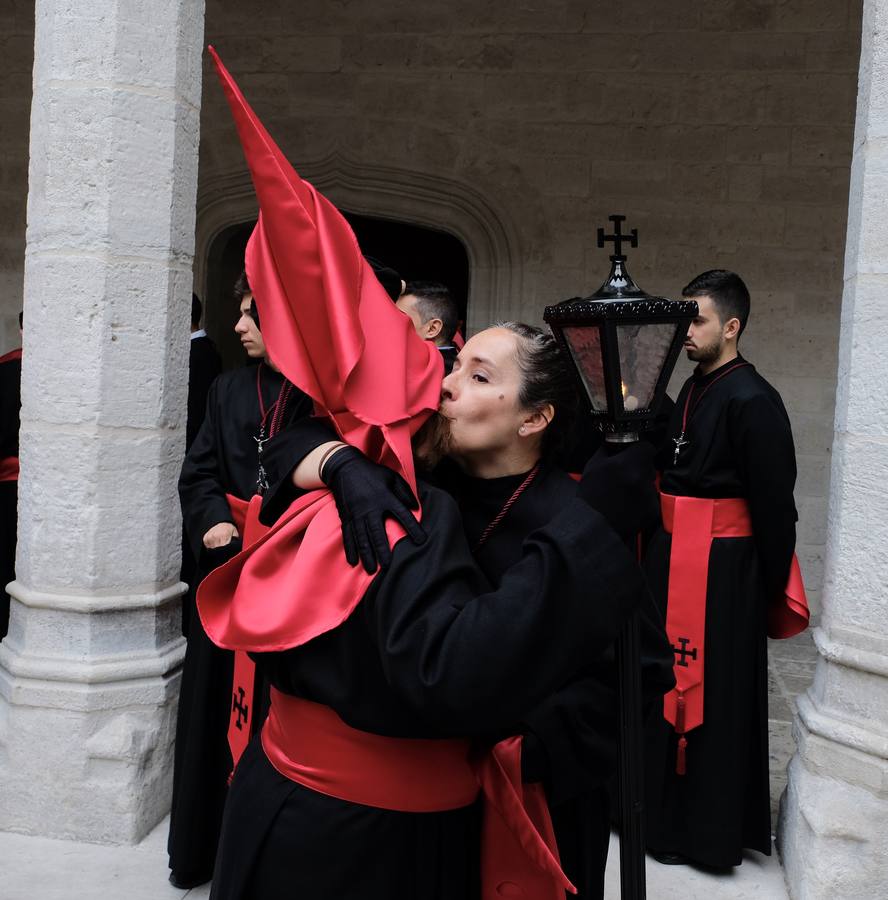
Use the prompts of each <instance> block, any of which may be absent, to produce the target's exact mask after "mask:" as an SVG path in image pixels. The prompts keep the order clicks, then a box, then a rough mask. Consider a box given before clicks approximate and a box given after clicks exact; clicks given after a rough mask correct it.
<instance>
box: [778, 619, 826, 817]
mask: <svg viewBox="0 0 888 900" xmlns="http://www.w3.org/2000/svg"><path fill="white" fill-rule="evenodd" d="M769 645H770V646H769V647H768V693H769V695H770V696H769V699H768V713H769V720H770V721H769V724H770V729H769V730H770V749H771V816H772V822H773V824H774V826H775V827H776V824H777V805H778V803H779V801H780V795H781V794H782V793H783V790H784V788H785V787H786V766H787V764H788V763H789V760H790V758H791V757H792V755H793V753H795V743H794V741H793V739H792V717H793V714H794V713H795V698H796V697H797V696H798V695H799V694H801V693H802V692H803V691H805V690H806V689H807V688H808V685H810V684H811V681H812V680H813V678H814V666H815V663H816V660H817V649H816V647H815V646H814V640H813V638H812V636H811V630H810V629H808V631H806V632H804V633H803V634H800V635H799V636H798V637H794V638H791V639H790V640H788V641H769Z"/></svg>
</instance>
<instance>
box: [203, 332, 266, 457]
mask: <svg viewBox="0 0 888 900" xmlns="http://www.w3.org/2000/svg"><path fill="white" fill-rule="evenodd" d="M221 372H222V359H221V357H220V356H219V351H218V350H217V349H216V345H215V344H214V343H213V342H212V340H210V338H208V337H207V336H206V335H205V334H203V335H201V336H200V337H193V338H191V344H190V347H189V351H188V419H187V423H186V426H185V451H186V453H187V452H188V450H190V449H191V445H192V444H193V443H194V439H195V438H196V437H197V433H198V432H199V431H200V426H201V425H202V424H203V420H204V416H205V415H206V410H207V397H209V395H210V387H211V386H212V384H213V382H214V381H215V380H216V378H217V377H218V376H219V374H220V373H221ZM272 402H274V401H272Z"/></svg>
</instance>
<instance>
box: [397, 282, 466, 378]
mask: <svg viewBox="0 0 888 900" xmlns="http://www.w3.org/2000/svg"><path fill="white" fill-rule="evenodd" d="M395 305H396V306H397V307H398V309H400V310H401V312H403V313H406V314H407V315H408V316H410V321H411V322H413V327H414V328H415V329H416V333H417V334H418V335H419V336H420V337H421V338H422V339H423V340H424V341H431V342H432V343H433V344H434V345H435V346H436V347H437V348H438V350H439V351H440V353H441V358H442V359H443V360H444V374H445V375H449V374H450V371H451V369H453V361H454V360H455V359H456V354H457V352H458V351H457V349H456V345H455V344H454V343H453V336H454V335H455V334H456V329H457V327H458V325H459V310H458V309H457V308H456V303H454V302H453V297H451V296H450V290H449V288H448V287H447V285H445V284H440V283H439V282H436V281H409V282H407V286H406V287H405V288H404V293H403V294H401V296H400V297H398V300H397V303H396V304H395Z"/></svg>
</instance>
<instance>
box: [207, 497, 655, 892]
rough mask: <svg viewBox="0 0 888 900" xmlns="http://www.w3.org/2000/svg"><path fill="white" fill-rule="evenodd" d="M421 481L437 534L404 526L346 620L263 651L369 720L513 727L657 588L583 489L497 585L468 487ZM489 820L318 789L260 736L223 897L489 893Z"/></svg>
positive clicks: (247, 758) (347, 717) (303, 688)
mask: <svg viewBox="0 0 888 900" xmlns="http://www.w3.org/2000/svg"><path fill="white" fill-rule="evenodd" d="M420 496H421V499H422V503H423V524H424V527H425V529H426V532H427V534H428V539H427V540H426V542H425V543H424V544H422V545H421V546H415V545H414V544H413V543H412V542H411V541H410V540H407V539H404V540H401V541H400V542H399V543H398V544H397V545H396V546H395V548H394V551H393V561H392V564H391V566H390V567H389V568H388V569H387V570H386V571H384V572H382V573H380V574H378V575H377V576H376V578H375V579H374V580H373V582H372V583H371V586H370V588H369V590H368V592H367V594H366V595H365V596H364V598H363V599H362V601H361V603H360V604H359V606H358V607H357V609H356V610H355V612H354V613H353V614H352V615H351V616H350V617H349V618H348V619H347V620H346V621H345V622H344V623H343V624H342V625H341V626H339V627H338V628H336V629H334V630H333V631H331V632H329V633H327V634H325V635H322V636H320V637H318V638H315V639H314V640H313V641H310V642H309V643H307V644H306V645H304V646H303V647H300V648H297V649H294V650H290V651H287V652H285V653H278V654H264V655H260V656H259V660H260V665H262V666H263V667H264V668H265V670H266V673H267V675H268V677H269V678H270V680H271V682H272V683H273V684H274V685H275V686H276V687H277V688H279V689H280V690H282V691H285V692H288V693H291V694H295V695H298V696H301V697H304V698H306V699H309V700H313V701H316V702H320V703H324V704H326V705H329V706H331V707H332V708H333V709H334V710H335V711H336V712H337V713H338V714H339V715H340V716H341V717H342V718H343V720H344V721H345V722H346V723H347V724H349V725H350V726H352V727H354V728H358V729H362V730H365V731H370V732H374V733H378V734H384V735H391V736H397V737H448V736H470V735H487V736H489V735H491V734H494V735H498V734H502V735H505V734H509V733H513V730H512V729H513V726H514V723H515V722H520V721H521V720H522V719H523V717H524V716H525V715H526V714H527V713H528V712H530V711H531V710H532V709H533V708H534V707H535V706H536V705H537V704H538V703H539V702H540V701H541V700H542V699H543V698H544V697H545V696H546V695H548V694H550V693H551V692H552V691H553V690H555V689H556V688H557V687H558V686H560V685H562V684H564V683H565V682H566V681H567V680H568V679H569V677H570V676H571V675H572V674H574V673H576V672H578V671H581V670H582V669H583V667H584V666H585V665H586V662H587V660H588V658H589V656H590V655H595V654H596V653H600V652H601V651H602V650H603V649H604V648H605V647H607V646H608V645H609V644H610V643H611V642H612V641H613V639H614V637H615V635H616V633H617V631H618V630H619V628H620V627H621V625H622V623H623V622H624V621H625V619H626V616H627V615H628V614H629V613H630V611H631V610H633V609H634V608H635V607H636V606H637V604H638V603H639V601H640V598H641V596H642V594H643V591H644V586H643V582H642V580H641V578H640V571H639V569H638V567H637V565H636V564H635V562H634V560H633V558H632V556H631V554H630V553H629V552H628V551H627V550H626V548H625V547H624V546H623V545H622V543H621V542H620V540H619V539H618V538H617V536H616V535H615V534H614V533H613V532H612V530H611V529H610V527H609V526H608V525H607V524H606V522H605V521H604V520H603V519H602V517H601V516H599V515H598V514H597V513H596V512H594V511H593V510H592V509H591V508H590V507H588V506H587V505H586V504H584V503H583V502H582V501H580V500H577V499H573V500H571V501H570V502H569V503H568V504H567V505H566V507H565V508H564V509H563V510H562V511H561V513H560V514H559V515H558V516H557V517H556V518H554V519H553V520H552V521H551V522H550V523H549V524H548V525H547V526H546V527H545V528H543V529H540V530H538V531H536V532H535V533H534V534H533V535H531V536H530V537H529V538H528V539H527V541H526V543H525V555H524V557H523V558H522V560H521V561H520V562H519V563H518V565H516V566H515V567H513V568H512V569H511V570H510V571H509V572H507V573H506V574H505V575H504V576H503V577H502V579H501V581H500V585H499V586H498V587H497V588H495V589H492V590H491V588H490V586H489V584H488V583H487V580H486V579H485V577H484V576H483V574H482V573H481V571H480V570H479V569H478V568H477V566H476V565H475V563H474V561H473V559H472V557H471V553H470V551H469V548H468V546H467V545H466V541H465V537H464V535H463V525H462V519H461V517H460V515H459V511H458V509H457V507H456V505H455V503H454V501H453V500H452V499H451V498H450V497H449V496H447V495H446V494H445V493H443V492H442V491H440V490H437V489H435V488H433V487H429V486H426V485H421V488H420ZM281 590H286V585H281ZM273 600H274V598H269V602H273ZM477 824H478V823H477V810H476V807H475V806H471V807H467V808H464V809H462V810H455V811H451V812H443V813H423V814H411V813H403V812H392V811H388V810H383V809H377V808H373V807H367V806H360V805H357V804H351V803H345V802H343V801H340V800H337V799H335V798H332V797H327V796H325V795H322V794H319V793H316V792H313V791H311V790H308V789H306V788H304V787H301V786H299V785H297V784H294V783H292V782H289V781H287V780H286V779H285V778H282V777H281V776H280V775H278V773H277V772H276V771H275V770H274V769H273V768H272V767H271V765H270V763H269V762H268V760H267V759H266V757H265V755H264V753H263V752H262V749H261V745H260V744H259V743H258V741H256V740H255V739H254V741H253V742H252V743H251V745H250V747H249V748H248V749H247V751H246V753H245V754H244V757H243V758H242V760H241V763H240V764H239V766H238V769H237V771H236V773H235V778H234V782H233V784H232V788H231V791H230V793H229V799H228V805H227V807H226V811H225V824H224V827H223V835H222V840H221V843H220V852H219V858H218V863H217V868H216V872H215V874H214V879H213V892H212V895H211V896H212V897H213V898H214V900H235V898H238V900H245V898H262V900H276V898H285V897H286V898H287V900H290V898H293V897H306V898H308V897H311V898H312V900H334V898H335V900H473V898H475V897H476V896H477V886H478V864H477V849H478V833H477Z"/></svg>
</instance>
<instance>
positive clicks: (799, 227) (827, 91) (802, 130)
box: [198, 0, 861, 607]
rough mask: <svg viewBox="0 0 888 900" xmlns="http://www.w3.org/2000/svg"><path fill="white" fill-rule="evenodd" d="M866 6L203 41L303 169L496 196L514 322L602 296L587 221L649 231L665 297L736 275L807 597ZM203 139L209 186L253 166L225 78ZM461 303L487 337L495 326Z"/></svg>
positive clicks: (229, 24)
mask: <svg viewBox="0 0 888 900" xmlns="http://www.w3.org/2000/svg"><path fill="white" fill-rule="evenodd" d="M860 15H861V3H860V0H804V2H803V0H789V2H787V0H756V2H754V3H750V2H741V0H712V2H707V3H698V2H694V0H676V2H673V3H669V4H664V3H656V2H653V0H626V2H623V3H620V4H617V5H614V4H589V3H584V2H579V0H578V2H573V0H562V2H556V3H548V4H532V3H529V2H521V3H517V4H508V5H502V4H482V5H478V4H476V3H473V2H470V0H459V2H448V3H439V2H432V0H420V2H417V0H409V2H408V0H403V2H401V0H389V2H386V3H383V4H379V3H371V2H363V0H362V2H356V3H347V4H345V3H332V4H331V3H329V2H327V0H306V2H303V3H301V4H299V7H298V11H297V8H296V7H292V8H291V7H290V5H289V4H286V3H283V2H281V3H279V4H274V3H263V4H261V9H260V4H252V5H251V4H243V3H240V4H236V3H233V2H230V0H209V2H208V4H207V25H206V34H207V38H208V40H210V41H213V42H215V43H216V45H217V47H218V49H219V50H220V52H221V53H222V55H223V58H224V60H225V61H226V63H227V64H228V66H229V67H230V68H231V69H232V71H233V72H234V73H235V75H236V77H237V78H238V79H239V81H240V83H241V85H242V87H243V88H244V90H245V92H246V93H247V96H248V98H249V99H250V100H251V101H252V102H253V103H254V104H255V107H256V109H257V110H258V112H259V114H260V116H262V117H263V119H264V121H265V122H266V124H267V125H268V126H269V127H270V129H271V131H272V133H273V134H274V136H275V137H276V138H277V139H278V141H279V142H280V144H281V146H282V147H283V148H284V149H285V152H287V153H288V154H289V155H290V157H291V159H293V161H294V162H295V164H296V165H297V168H300V167H302V168H303V170H305V171H307V172H308V173H309V174H310V173H311V169H312V166H313V164H314V162H315V161H316V160H319V159H324V158H328V157H330V155H331V154H335V155H338V156H339V157H341V158H342V159H346V160H348V161H349V162H350V163H351V164H354V165H357V166H358V167H360V166H362V165H363V166H366V167H368V169H373V168H374V167H381V168H384V169H386V170H387V171H388V172H389V173H390V174H391V178H392V181H393V183H395V184H396V183H397V178H398V173H399V172H400V173H410V175H412V174H413V173H417V172H419V173H427V174H434V175H435V176H437V177H439V178H442V179H445V180H450V181H451V182H452V184H453V185H454V186H459V187H460V188H465V187H468V188H470V189H472V190H474V191H476V192H477V193H478V194H479V195H480V196H482V197H483V198H484V201H485V202H486V203H487V204H488V205H489V206H490V207H491V208H492V209H493V210H494V211H495V214H496V215H497V216H498V217H499V218H500V219H501V220H502V221H503V222H504V223H505V225H506V230H507V232H508V233H509V234H510V235H512V239H513V241H514V244H515V246H514V247H513V248H512V252H511V260H512V263H511V264H512V266H513V267H514V268H515V270H516V277H515V278H513V280H512V285H513V288H514V293H513V295H512V296H511V298H510V300H509V302H508V303H507V311H508V314H509V315H510V316H515V317H519V316H520V317H523V318H526V319H530V320H539V318H540V316H541V311H542V308H543V306H544V305H545V304H547V303H549V302H552V301H557V300H560V299H563V298H565V297H568V296H573V295H575V294H577V293H580V292H588V291H590V290H593V289H594V288H596V287H597V286H598V284H599V283H600V282H601V280H602V279H603V278H604V276H605V275H606V273H607V259H606V256H605V253H604V251H600V250H598V249H597V248H596V247H595V246H594V234H595V231H594V230H595V228H596V227H597V226H598V225H601V224H605V223H606V217H607V215H608V214H609V213H613V212H621V213H625V214H626V215H627V216H628V217H629V220H630V221H629V222H628V223H627V224H628V225H629V226H630V227H632V226H634V227H637V228H638V230H639V233H640V240H641V246H640V248H639V249H638V250H637V251H635V252H634V253H632V255H631V257H630V269H631V271H632V273H633V275H634V276H635V278H636V280H637V281H639V282H640V283H641V284H642V286H643V287H645V288H646V289H648V290H650V291H652V292H661V293H666V294H668V295H676V294H677V293H678V292H679V291H680V289H681V287H682V285H683V284H684V283H686V282H687V281H688V280H689V279H690V278H691V277H692V276H693V275H695V274H696V273H697V272H699V271H701V270H703V269H707V268H713V267H725V268H731V269H734V270H736V271H738V272H739V273H740V274H741V275H742V276H743V277H744V278H745V279H746V280H747V282H748V284H749V286H750V289H751V291H752V294H753V302H754V307H753V316H752V319H751V323H750V326H749V329H748V332H747V335H746V336H745V338H744V341H743V351H744V352H745V353H746V354H747V355H748V356H749V357H750V358H751V359H752V360H753V361H754V362H755V363H756V364H757V365H758V367H759V368H760V370H761V371H762V373H763V374H764V375H765V376H766V377H768V378H769V379H770V380H772V381H773V383H774V384H775V385H776V386H777V387H778V388H779V389H780V391H781V392H782V393H783V396H784V398H785V400H786V403H787V406H788V408H789V412H790V415H791V417H792V420H793V425H794V430H795V435H796V441H797V445H798V454H799V457H798V458H799V482H798V488H797V500H798V504H799V510H800V515H801V521H800V526H799V554H800V557H801V560H802V564H803V568H804V570H805V573H806V576H807V580H808V583H809V586H810V588H811V594H812V599H813V601H814V604H815V607H816V606H817V601H818V594H819V588H820V583H821V580H822V566H823V546H824V540H825V521H826V496H827V489H828V473H829V452H830V442H831V440H832V431H833V409H834V403H835V380H836V360H837V355H836V354H837V335H838V322H839V307H840V301H841V292H842V257H843V247H844V236H845V224H846V215H847V212H846V210H847V202H848V183H849V165H850V159H851V148H852V134H853V124H854V109H855V99H856V85H857V67H858V56H859V45H860ZM202 126H203V132H202V145H201V152H202V157H201V190H202V191H210V192H212V191H214V190H216V189H215V188H214V184H215V180H216V179H219V178H221V176H222V175H223V174H229V173H232V172H235V171H238V170H241V171H242V162H241V160H240V157H239V149H238V147H237V145H236V142H235V139H234V133H233V129H232V127H231V125H230V123H229V120H228V116H227V112H226V109H225V107H224V103H223V98H222V95H221V92H220V90H219V89H218V87H217V85H216V84H215V81H214V79H213V78H211V77H209V78H206V79H205V87H204V104H203V123H202ZM410 175H407V174H405V182H406V181H408V180H409V178H410ZM218 190H222V188H219V189H218ZM405 190H406V188H405ZM328 193H330V195H331V196H332V197H333V199H334V200H335V199H337V190H336V186H335V179H334V184H333V186H332V187H331V188H330V189H329V191H328ZM200 229H201V220H200V214H199V220H198V232H199V239H198V242H199V243H200ZM469 254H470V258H472V261H473V264H478V263H479V260H478V256H479V255H480V254H479V252H477V249H476V248H472V247H470V248H469ZM469 302H470V314H469V315H470V324H473V325H474V326H475V327H478V326H480V325H482V324H483V323H484V322H485V321H487V320H489V319H490V318H491V317H493V316H494V315H495V314H501V313H500V311H501V310H502V301H499V306H497V305H496V304H495V303H494V302H493V300H492V298H490V297H485V296H477V295H473V296H470V301H469ZM688 371H689V369H688V367H687V365H686V364H685V363H682V364H681V365H680V367H679V371H678V372H677V374H676V382H677V381H678V380H680V379H681V378H683V377H684V376H685V375H686V374H687V373H688Z"/></svg>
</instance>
